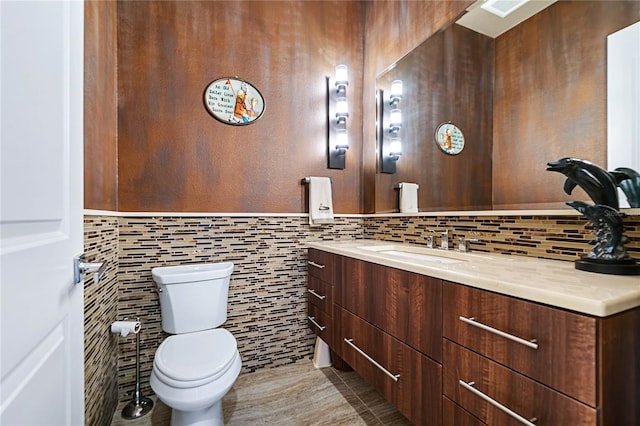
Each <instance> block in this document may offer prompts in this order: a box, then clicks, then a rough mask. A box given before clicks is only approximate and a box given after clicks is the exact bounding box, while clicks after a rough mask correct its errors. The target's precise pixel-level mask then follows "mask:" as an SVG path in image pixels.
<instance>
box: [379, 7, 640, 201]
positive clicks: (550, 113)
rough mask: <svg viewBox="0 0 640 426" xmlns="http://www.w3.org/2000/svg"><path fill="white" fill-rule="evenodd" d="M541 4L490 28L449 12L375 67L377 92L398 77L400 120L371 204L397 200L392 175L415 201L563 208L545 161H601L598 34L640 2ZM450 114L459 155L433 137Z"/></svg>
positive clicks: (631, 18) (634, 11) (624, 19)
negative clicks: (411, 190)
mask: <svg viewBox="0 0 640 426" xmlns="http://www.w3.org/2000/svg"><path fill="white" fill-rule="evenodd" d="M530 3H538V2H530ZM547 3H548V4H547V5H546V6H547V7H546V9H544V10H542V11H541V12H539V13H536V14H534V15H533V16H532V17H530V18H528V19H525V20H524V21H523V22H522V23H520V24H518V25H517V26H516V27H514V28H513V29H511V30H508V31H506V32H504V33H501V34H499V35H497V36H496V35H491V36H490V35H486V34H481V33H479V32H477V31H474V30H471V29H469V28H467V27H466V26H463V25H460V24H458V23H456V22H452V23H449V24H448V25H445V26H444V27H443V28H441V29H440V30H439V31H438V32H436V33H435V34H433V35H432V36H431V37H429V38H428V39H427V40H425V41H424V42H422V43H421V44H420V45H418V46H417V47H416V48H414V49H413V50H412V51H411V52H409V53H408V54H407V55H405V56H404V57H402V58H400V59H399V60H398V61H397V62H396V63H394V64H393V65H392V66H390V67H389V68H387V69H386V70H385V71H383V72H382V73H381V74H379V75H378V77H377V79H376V90H377V93H378V94H384V93H390V91H391V83H392V82H393V81H395V80H402V82H403V95H402V99H401V102H400V104H399V108H401V109H402V121H403V122H402V155H401V157H400V158H399V159H398V160H397V161H396V171H395V173H394V174H384V173H381V172H380V167H378V172H377V173H376V176H375V185H374V188H373V190H374V191H375V194H374V198H375V206H374V212H376V213H388V212H397V211H398V210H397V208H398V206H397V191H394V189H393V188H394V186H395V185H397V183H398V182H415V183H417V184H419V186H420V192H419V200H418V203H419V209H420V211H421V212H447V211H485V210H494V209H495V210H543V209H568V207H566V206H565V204H564V203H565V201H567V200H568V198H566V195H565V194H564V192H563V191H562V181H558V179H557V177H554V176H552V174H550V173H545V171H544V170H545V164H546V162H547V161H554V160H557V159H559V158H562V157H565V156H582V158H583V159H585V160H589V161H593V162H595V163H597V164H600V165H601V166H603V167H606V166H607V164H606V162H607V142H606V141H607V134H606V132H607V125H606V119H607V114H606V107H607V104H606V85H607V81H606V56H607V55H606V52H607V51H606V40H607V36H608V35H609V34H611V33H613V32H615V31H618V30H619V29H621V28H624V27H626V26H628V25H631V24H632V23H634V22H636V21H638V20H640V5H639V4H638V3H637V2H632V1H620V2H604V1H602V2H589V3H588V4H585V3H581V2H553V1H550V2H547ZM472 8H473V6H472ZM465 16H466V15H465ZM463 18H464V17H463ZM531 58H533V59H531ZM534 60H535V62H533V61H534ZM389 102H390V99H379V101H378V111H379V112H380V111H382V109H383V108H385V107H386V106H387V105H386V104H385V103H387V104H388V103H389ZM449 121H451V122H452V123H453V124H455V125H456V126H457V127H458V128H459V129H461V130H462V131H463V135H464V149H463V150H462V151H460V152H459V153H457V155H443V152H442V150H441V148H440V147H439V146H438V144H436V143H434V134H435V133H436V129H438V127H439V126H440V125H442V124H443V123H447V122H449ZM378 136H379V132H378ZM372 143H373V142H372ZM375 143H376V149H377V151H376V152H378V153H379V152H380V151H379V149H380V145H379V140H376V141H375ZM616 143H623V144H624V143H626V144H628V143H629V140H628V139H626V140H625V139H624V138H619V139H618V140H613V141H612V140H610V141H609V144H616ZM610 149H611V147H610ZM377 161H378V166H380V163H381V158H378V159H377ZM586 199H588V197H587V198H586Z"/></svg>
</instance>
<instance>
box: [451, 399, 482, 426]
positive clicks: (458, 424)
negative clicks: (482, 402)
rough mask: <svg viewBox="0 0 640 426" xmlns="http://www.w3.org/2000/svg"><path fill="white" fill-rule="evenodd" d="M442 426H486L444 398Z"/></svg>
mask: <svg viewBox="0 0 640 426" xmlns="http://www.w3.org/2000/svg"><path fill="white" fill-rule="evenodd" d="M442 426H487V425H486V424H485V423H482V422H481V421H480V420H478V419H477V418H475V417H473V416H472V415H471V414H470V413H469V412H468V411H466V410H464V409H462V408H461V407H460V406H459V405H458V404H456V403H455V402H453V401H451V400H450V399H449V398H447V397H446V396H443V397H442Z"/></svg>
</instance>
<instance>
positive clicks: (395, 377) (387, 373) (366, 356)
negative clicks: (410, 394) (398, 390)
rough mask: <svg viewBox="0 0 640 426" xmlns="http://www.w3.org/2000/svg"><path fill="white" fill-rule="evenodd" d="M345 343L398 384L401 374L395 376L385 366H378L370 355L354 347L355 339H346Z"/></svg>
mask: <svg viewBox="0 0 640 426" xmlns="http://www.w3.org/2000/svg"><path fill="white" fill-rule="evenodd" d="M344 341H345V342H347V343H348V344H349V346H351V347H352V348H353V349H355V350H356V351H358V352H359V353H360V355H362V356H363V357H365V358H366V359H367V360H368V361H369V362H371V363H372V364H373V365H375V366H376V367H378V368H379V369H380V370H381V371H382V372H383V373H384V374H386V375H387V376H389V377H391V379H392V380H393V381H394V382H397V381H398V379H399V378H400V375H399V374H393V373H391V372H389V370H387V369H386V368H384V367H383V366H381V365H380V364H378V363H377V362H376V360H375V359H373V358H371V357H370V356H369V355H367V354H366V353H365V352H364V351H363V350H362V349H360V348H359V347H357V346H356V345H354V344H353V343H352V342H353V339H347V338H346V337H345V338H344Z"/></svg>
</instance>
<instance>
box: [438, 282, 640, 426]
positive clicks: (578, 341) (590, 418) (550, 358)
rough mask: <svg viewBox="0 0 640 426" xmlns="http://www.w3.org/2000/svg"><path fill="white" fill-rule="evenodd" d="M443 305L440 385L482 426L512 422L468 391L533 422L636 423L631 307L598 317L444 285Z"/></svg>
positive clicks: (635, 319)
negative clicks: (471, 383) (481, 423)
mask: <svg viewBox="0 0 640 426" xmlns="http://www.w3.org/2000/svg"><path fill="white" fill-rule="evenodd" d="M443 306H444V308H443V312H444V314H443V315H444V320H443V325H444V328H443V336H444V341H443V345H444V353H443V370H444V372H443V375H444V378H443V380H444V384H443V392H444V394H445V395H446V397H448V398H450V399H451V400H452V401H454V402H455V403H457V404H458V405H459V406H461V407H463V408H464V409H466V410H467V411H469V412H470V413H472V414H473V415H474V416H476V417H478V418H479V419H480V420H482V421H483V422H485V423H486V424H488V425H492V426H494V425H507V424H514V419H513V417H512V416H509V415H508V414H505V411H504V410H501V409H499V408H496V406H495V404H491V403H490V402H488V401H487V400H486V399H485V398H483V397H482V396H480V395H479V394H478V393H477V392H482V394H484V395H486V396H488V397H489V398H492V399H494V400H496V401H498V402H499V403H500V404H502V405H504V406H505V407H506V408H508V409H510V410H512V411H513V412H515V413H516V414H518V415H521V416H522V417H523V418H525V419H527V420H528V419H531V418H535V419H536V421H535V422H534V421H532V422H531V423H532V424H538V425H543V424H544V425H594V426H595V425H600V426H617V425H631V424H634V425H637V424H640V408H639V406H640V404H639V402H640V383H639V379H640V374H639V373H640V361H638V360H639V359H640V358H639V355H638V354H640V337H639V336H638V333H639V331H640V309H637V308H636V309H633V310H629V311H626V312H622V313H620V314H617V315H612V316H610V317H605V318H597V317H591V316H588V315H583V314H578V313H575V312H569V311H566V310H563V309H559V308H554V307H549V306H545V305H541V304H538V303H534V302H528V301H524V300H520V299H517V298H514V297H510V296H505V295H500V294H496V293H492V292H489V291H485V290H480V289H475V288H471V287H467V286H464V285H459V284H454V283H448V282H444V283H443ZM462 382H465V383H466V384H467V385H468V384H469V382H475V383H474V385H472V386H471V387H472V388H473V389H474V390H475V392H474V390H471V389H469V386H465V385H464V384H463V383H462Z"/></svg>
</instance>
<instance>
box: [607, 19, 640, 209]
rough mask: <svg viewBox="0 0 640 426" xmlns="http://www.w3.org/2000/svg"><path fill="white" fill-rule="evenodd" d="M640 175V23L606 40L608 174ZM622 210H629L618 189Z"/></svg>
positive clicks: (623, 196)
mask: <svg viewBox="0 0 640 426" xmlns="http://www.w3.org/2000/svg"><path fill="white" fill-rule="evenodd" d="M616 167H628V168H631V169H634V170H635V171H637V172H638V173H640V22H637V23H635V24H633V25H631V26H628V27H627V28H624V29H622V30H620V31H618V32H615V33H613V34H611V35H609V36H608V37H607V170H613V169H615V168H616ZM618 199H619V200H620V207H629V203H628V202H627V197H626V196H625V195H624V192H622V190H620V189H618Z"/></svg>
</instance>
